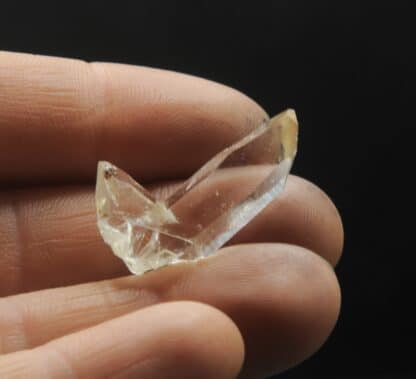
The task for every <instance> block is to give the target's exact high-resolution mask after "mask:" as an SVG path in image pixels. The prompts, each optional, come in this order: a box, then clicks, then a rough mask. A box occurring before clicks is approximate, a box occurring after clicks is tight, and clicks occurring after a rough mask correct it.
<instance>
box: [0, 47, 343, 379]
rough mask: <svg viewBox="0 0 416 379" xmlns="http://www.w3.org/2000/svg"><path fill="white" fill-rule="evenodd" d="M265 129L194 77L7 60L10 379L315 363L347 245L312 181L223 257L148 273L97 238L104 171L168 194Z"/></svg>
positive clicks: (1, 81)
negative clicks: (216, 154)
mask: <svg viewBox="0 0 416 379" xmlns="http://www.w3.org/2000/svg"><path fill="white" fill-rule="evenodd" d="M264 117H266V114H265V112H264V111H263V110H262V109H261V108H260V107H259V106H258V105H257V104H256V103H255V102H254V101H252V100H250V99H249V98H247V97H246V96H244V95H243V94H241V93H239V92H237V91H235V90H233V89H230V88H227V87H224V86H222V85H220V84H216V83H213V82H210V81H206V80H203V79H199V78H195V77H191V76H187V75H182V74H178V73H172V72H167V71H162V70H154V69H150V68H144V67H132V66H127V65H117V64H108V63H92V64H91V63H90V64H87V63H85V62H81V61H77V60H69V59H61V58H52V57H40V56H33V55H26V54H14V53H7V52H0V162H2V165H1V166H0V186H1V192H0V295H1V296H3V297H2V298H0V354H1V355H0V377H7V378H26V377H29V376H31V377H42V378H65V379H66V378H140V379H147V378H149V379H150V378H152V379H158V378H163V379H168V378H207V379H211V378H212V379H214V378H215V379H223V378H224V379H226V378H236V377H239V378H264V377H266V376H267V375H271V374H274V373H278V372H281V371H283V370H285V369H287V368H289V367H292V366H294V365H296V364H297V363H299V362H301V361H302V360H304V359H305V358H307V357H308V356H310V355H311V354H313V353H314V352H315V351H316V350H317V349H318V348H319V347H320V346H321V345H322V343H323V342H324V341H325V340H326V338H327V337H328V335H329V334H330V332H331V330H332V329H333V327H334V324H335V322H336V319H337V317H338V312H339V307H340V291H339V287H338V282H337V279H336V277H335V275H334V272H333V269H332V267H333V266H334V265H335V264H336V262H337V261H338V259H339V257H340V254H341V250H342V244H343V231H342V224H341V220H340V217H339V215H338V213H337V211H336V208H335V207H334V205H333V204H332V203H331V201H330V200H329V198H328V197H327V196H326V195H325V194H324V193H323V192H322V191H321V190H320V189H318V188H317V187H316V186H315V185H313V184H311V183H309V182H307V181H306V180H304V179H301V178H298V177H294V176H291V177H290V178H289V180H288V184H287V187H286V189H285V192H284V194H283V195H282V196H281V198H280V199H279V200H278V201H277V202H273V203H272V204H271V205H270V206H269V207H268V208H267V209H266V210H264V211H263V212H262V213H261V214H260V215H259V216H258V217H257V218H256V219H255V220H253V222H251V223H250V224H249V225H248V226H247V227H246V228H244V229H243V230H242V231H241V232H240V233H238V235H236V236H235V237H234V239H233V240H232V241H231V242H230V243H229V245H228V246H226V247H224V248H223V249H221V250H220V252H219V254H217V255H215V256H212V257H210V258H209V259H207V260H204V261H200V262H197V263H196V264H183V265H178V266H173V267H166V268H163V269H161V270H158V271H156V272H150V273H147V274H145V275H143V276H140V277H134V276H129V275H127V272H126V269H125V268H124V266H123V264H122V262H121V261H120V260H118V259H117V258H115V257H114V256H113V255H112V253H111V251H110V250H109V249H108V247H106V246H105V245H104V243H103V242H102V240H101V239H100V237H99V235H98V232H97V230H96V226H95V208H94V200H93V196H94V188H93V185H94V178H95V170H96V163H97V160H98V159H106V160H108V161H110V162H113V163H115V164H116V165H118V166H119V167H122V168H123V169H125V170H126V171H127V172H129V173H131V174H132V175H134V176H136V177H139V178H141V181H144V182H148V183H152V186H154V188H155V190H160V191H166V190H169V188H170V186H172V183H175V182H177V181H178V180H182V179H183V178H185V177H187V176H188V175H189V174H191V173H192V172H193V171H194V170H195V169H197V168H198V167H199V166H200V165H201V164H202V163H203V162H204V161H206V160H207V159H208V158H209V157H210V156H211V155H212V152H213V151H216V150H218V149H219V148H221V147H222V146H225V145H227V144H228V143H229V141H232V140H234V139H235V138H237V137H238V136H240V135H243V134H244V133H246V132H247V130H249V129H250V128H252V127H253V125H256V124H258V123H259V122H260V121H261V120H262V119H264ZM178 151H180V152H181V154H179V155H178V153H177V152H178ZM161 152H162V153H161ZM255 175H256V173H247V175H245V176H243V177H241V178H236V179H235V186H236V188H237V190H238V187H239V186H241V185H242V182H241V181H247V180H249V179H250V178H251V177H253V178H254V176H255Z"/></svg>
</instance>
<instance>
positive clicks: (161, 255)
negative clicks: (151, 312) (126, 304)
mask: <svg viewBox="0 0 416 379" xmlns="http://www.w3.org/2000/svg"><path fill="white" fill-rule="evenodd" d="M297 133H298V123H297V120H296V115H295V112H294V111H293V110H287V111H285V112H283V113H280V114H279V115H277V116H275V117H273V118H272V119H269V120H266V121H264V122H263V123H262V124H261V125H259V126H258V127H257V128H255V129H254V130H252V131H251V132H249V133H248V134H247V135H246V136H244V137H243V138H241V139H240V140H238V141H236V142H234V143H233V144H232V145H230V146H229V147H227V148H225V149H224V150H222V151H220V152H217V153H216V154H215V155H214V156H213V158H211V159H210V160H209V161H208V162H207V163H206V164H204V165H203V166H202V167H201V168H200V169H199V170H198V171H197V172H196V173H195V174H194V175H192V176H191V177H190V178H189V179H188V180H186V181H185V182H183V183H182V184H180V185H179V186H178V187H177V189H176V190H175V191H174V192H173V193H172V194H166V193H165V194H164V193H158V194H156V193H152V191H149V190H146V189H145V188H144V187H142V186H141V185H140V184H138V183H137V182H136V181H135V180H134V179H133V178H131V177H130V176H129V175H128V174H127V173H125V172H124V171H122V170H121V169H119V168H117V167H115V166H114V165H112V164H111V163H109V162H105V161H101V162H99V164H98V171H97V187H96V207H97V217H98V229H99V231H100V233H101V236H102V237H103V239H104V241H105V242H106V243H107V244H108V245H110V246H111V248H112V250H113V252H114V254H115V255H116V256H118V257H120V258H121V259H122V260H123V261H124V263H125V264H126V265H127V267H128V268H129V270H130V271H131V272H132V273H134V274H142V273H144V272H146V271H149V270H153V269H156V268H158V267H162V266H166V265H168V264H173V263H178V262H183V261H193V260H198V259H201V258H204V257H207V256H209V255H212V254H213V253H215V251H217V250H218V249H219V248H220V247H221V246H222V245H224V244H225V243H226V242H227V241H228V240H229V239H230V238H231V237H232V236H234V235H235V234H236V233H237V232H238V231H239V230H240V229H241V228H242V227H243V226H245V225H246V224H247V223H248V222H249V221H250V220H251V219H252V218H253V217H255V216H256V215H257V214H258V213H259V212H260V211H261V210H262V209H263V208H265V207H266V206H267V205H268V204H269V203H270V202H271V201H272V200H273V199H275V198H276V197H277V196H278V195H279V194H280V193H281V192H282V190H283V187H284V184H285V182H286V178H287V176H288V174H289V171H290V168H291V166H292V163H293V159H294V157H295V155H296V149H297Z"/></svg>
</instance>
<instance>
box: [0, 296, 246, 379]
mask: <svg viewBox="0 0 416 379" xmlns="http://www.w3.org/2000/svg"><path fill="white" fill-rule="evenodd" d="M243 354H244V347H243V341H242V338H241V335H240V333H239V331H238V329H237V328H236V326H235V325H234V324H233V323H232V322H231V320H230V319H229V318H228V317H226V316H225V315H224V314H223V313H221V312H219V311H218V310H216V309H214V308H211V307H209V306H207V305H203V304H198V303H192V302H176V303H167V304H161V305H155V306H152V307H148V308H145V309H143V310H141V311H138V312H133V313H131V314H129V315H126V316H122V317H119V318H116V319H114V320H111V321H108V322H105V323H103V324H100V325H97V326H95V327H92V328H90V329H86V330H84V331H81V332H78V333H74V334H71V335H68V336H65V337H62V338H59V339H57V340H54V341H51V342H50V343H48V344H46V345H43V346H40V347H38V348H36V349H33V350H26V351H23V352H19V353H15V354H9V355H6V356H3V357H1V358H0V377H2V378H28V377H35V378H65V379H67V378H74V379H75V378H103V377H106V378H119V379H122V378H140V379H147V378H148V379H169V378H172V379H173V378H183V379H186V378H189V379H191V378H192V379H193V378H204V379H233V378H235V377H236V375H237V374H238V371H239V369H240V367H241V365H242V360H243Z"/></svg>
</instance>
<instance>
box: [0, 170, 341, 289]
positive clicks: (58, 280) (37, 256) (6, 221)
mask: <svg viewBox="0 0 416 379" xmlns="http://www.w3.org/2000/svg"><path fill="white" fill-rule="evenodd" d="M257 175H259V170H258V169H257V168H256V169H255V170H245V171H244V175H239V176H238V177H236V178H234V180H233V181H229V180H228V179H227V180H224V181H223V182H217V183H216V184H215V185H214V186H213V187H212V188H211V187H210V188H207V191H208V192H209V191H211V190H212V191H211V192H217V191H216V190H217V189H220V191H218V193H221V194H223V196H224V197H223V198H222V199H221V202H223V201H224V202H226V201H229V200H230V197H231V200H233V198H234V197H241V196H240V195H239V193H240V192H241V191H246V190H247V188H248V187H250V186H252V185H253V183H257V182H258V180H257ZM168 187H169V185H165V186H164V187H162V188H161V189H160V191H164V190H165V189H166V188H168ZM198 195H200V198H201V199H208V198H209V194H208V193H200V192H199V193H198ZM216 201H218V198H217V199H216ZM196 217H198V214H196ZM342 234H343V233H342V225H341V222H340V218H339V216H338V213H337V212H336V210H335V207H334V206H333V204H332V203H331V201H330V200H329V199H328V198H327V197H326V195H324V194H323V193H322V191H321V190H319V189H318V188H317V187H315V186H314V185H313V184H311V183H309V182H307V181H305V180H303V179H300V178H295V177H290V179H289V181H288V183H287V187H286V189H285V191H284V193H283V194H282V196H281V198H280V199H278V200H277V201H275V202H273V203H272V204H271V205H270V206H269V207H268V208H267V209H266V210H265V211H264V212H263V213H261V214H260V215H259V216H258V217H257V218H256V219H255V220H254V221H252V222H251V223H250V224H249V225H248V226H247V227H246V228H245V229H243V230H242V231H241V232H240V233H239V234H238V235H237V236H236V237H235V239H234V243H241V242H287V243H292V244H295V245H300V246H304V247H306V248H308V249H311V250H313V251H316V252H317V253H318V254H320V255H321V256H323V257H324V258H326V259H327V260H328V261H330V262H332V263H335V262H336V261H337V259H338V258H339V256H340V254H341V248H342V239H343V236H342ZM0 241H2V242H1V243H0V274H1V275H0V293H2V294H3V295H4V294H12V293H17V292H22V291H31V290H32V291H33V290H35V289H41V288H47V287H51V286H60V285H68V284H74V283H80V282H84V281H92V280H102V279H106V278H111V277H115V276H120V275H122V274H125V273H126V272H127V271H126V269H125V267H124V265H123V263H122V262H121V260H119V259H118V258H116V257H115V256H114V255H113V254H112V253H111V251H110V249H109V248H108V247H107V246H106V245H105V244H104V243H103V241H102V239H101V237H100V236H99V234H98V231H97V226H96V215H95V204H94V199H93V193H92V190H91V189H88V188H83V189H82V188H78V189H75V188H67V189H66V190H62V189H49V190H44V191H40V190H38V191H34V190H30V191H20V192H16V191H13V192H10V193H8V194H5V195H4V196H3V206H1V205H0Z"/></svg>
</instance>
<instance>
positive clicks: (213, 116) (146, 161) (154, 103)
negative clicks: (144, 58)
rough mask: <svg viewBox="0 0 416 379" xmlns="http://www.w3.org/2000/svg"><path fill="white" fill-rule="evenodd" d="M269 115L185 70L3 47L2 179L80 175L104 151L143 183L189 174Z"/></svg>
mask: <svg viewBox="0 0 416 379" xmlns="http://www.w3.org/2000/svg"><path fill="white" fill-rule="evenodd" d="M265 117H266V114H265V112H264V111H263V110H262V108H260V107H259V106H258V105H257V104H256V103H255V102H254V101H252V100H251V99H249V98H248V97H246V96H245V95H243V94H241V93H239V92H238V91H236V90H233V89H231V88H228V87H225V86H223V85H220V84H217V83H214V82H211V81H208V80H204V79H200V78H196V77H192V76H189V75H184V74H179V73H174V72H169V71H164V70H157V69H151V68H146V67H134V66H128V65H121V64H110V63H86V62H83V61H79V60H71V59H64V58H53V57H42V56H34V55H28V54H15V53H7V52H0V162H2V165H1V166H0V184H1V183H7V184H10V183H12V184H13V183H27V182H36V183H50V182H73V181H79V182H85V181H88V180H92V179H93V178H94V177H95V171H96V164H97V161H98V160H100V159H106V160H109V161H111V162H114V163H115V164H116V165H118V166H120V167H122V168H124V169H126V170H127V171H128V172H130V173H131V174H133V175H135V176H137V177H138V178H139V180H140V181H142V182H146V181H153V180H164V179H171V178H178V177H186V176H188V175H189V174H191V173H192V172H193V171H195V170H196V169H197V168H198V167H199V166H200V165H202V164H203V163H204V162H205V161H206V160H208V159H209V158H210V157H211V156H212V155H213V154H214V153H215V152H217V151H218V150H221V149H222V148H224V147H225V146H227V145H229V144H230V143H232V142H233V141H235V140H236V139H238V138H240V137H242V136H243V135H245V134H246V133H247V132H248V130H250V129H252V128H254V127H255V126H257V125H258V124H259V123H260V122H261V121H262V120H263V119H264V118H265Z"/></svg>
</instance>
